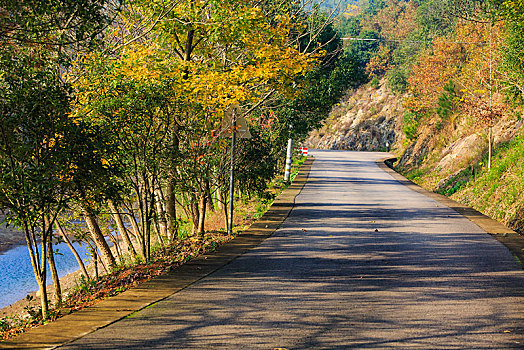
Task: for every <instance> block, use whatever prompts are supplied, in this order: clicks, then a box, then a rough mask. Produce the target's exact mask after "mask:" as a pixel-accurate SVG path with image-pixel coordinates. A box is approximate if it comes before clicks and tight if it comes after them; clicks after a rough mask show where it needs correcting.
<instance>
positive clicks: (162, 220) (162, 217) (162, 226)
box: [154, 189, 167, 237]
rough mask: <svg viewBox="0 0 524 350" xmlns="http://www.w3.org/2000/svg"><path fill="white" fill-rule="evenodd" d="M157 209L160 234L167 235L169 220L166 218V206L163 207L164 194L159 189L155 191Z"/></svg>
mask: <svg viewBox="0 0 524 350" xmlns="http://www.w3.org/2000/svg"><path fill="white" fill-rule="evenodd" d="M154 194H155V209H156V215H155V217H156V218H157V220H156V221H157V222H158V226H159V231H160V232H159V234H160V235H161V236H164V237H167V220H166V213H165V211H164V208H163V207H162V195H161V191H160V190H159V189H157V190H156V191H155V193H154Z"/></svg>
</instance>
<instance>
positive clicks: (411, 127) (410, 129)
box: [402, 112, 420, 140]
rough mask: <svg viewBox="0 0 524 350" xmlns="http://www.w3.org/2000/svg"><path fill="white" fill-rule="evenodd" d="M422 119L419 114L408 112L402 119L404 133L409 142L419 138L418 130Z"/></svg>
mask: <svg viewBox="0 0 524 350" xmlns="http://www.w3.org/2000/svg"><path fill="white" fill-rule="evenodd" d="M419 120H420V117H419V115H418V114H417V113H413V112H406V114H404V118H403V119H402V131H403V132H404V135H406V137H407V138H408V140H415V139H416V138H417V130H418V125H419Z"/></svg>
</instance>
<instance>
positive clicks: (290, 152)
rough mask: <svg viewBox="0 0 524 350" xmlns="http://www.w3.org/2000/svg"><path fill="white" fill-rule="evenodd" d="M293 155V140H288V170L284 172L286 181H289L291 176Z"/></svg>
mask: <svg viewBox="0 0 524 350" xmlns="http://www.w3.org/2000/svg"><path fill="white" fill-rule="evenodd" d="M292 157H293V140H292V139H289V140H288V141H287V155H286V171H285V173H284V181H289V177H290V176H291V159H292Z"/></svg>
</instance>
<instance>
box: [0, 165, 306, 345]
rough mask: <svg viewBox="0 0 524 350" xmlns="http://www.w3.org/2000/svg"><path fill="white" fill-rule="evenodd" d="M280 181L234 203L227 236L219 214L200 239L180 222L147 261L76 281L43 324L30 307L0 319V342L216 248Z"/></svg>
mask: <svg viewBox="0 0 524 350" xmlns="http://www.w3.org/2000/svg"><path fill="white" fill-rule="evenodd" d="M305 160H306V157H300V158H298V159H296V160H294V162H293V164H292V169H291V181H293V180H294V179H295V177H296V176H297V175H298V172H299V169H300V166H301V165H302V164H303V163H304V161H305ZM281 178H282V176H280V175H279V177H278V178H275V179H274V180H273V181H272V182H271V183H270V185H269V186H268V193H269V194H270V196H269V197H267V198H262V199H260V198H256V197H252V198H251V199H249V200H237V201H235V216H234V218H235V229H234V232H233V234H231V235H229V234H227V232H226V231H225V230H224V229H223V226H224V225H223V222H224V218H223V216H222V214H221V213H217V212H215V213H212V214H210V216H209V217H208V219H209V221H208V224H207V225H206V227H208V228H212V229H209V230H207V231H206V233H205V234H204V236H196V235H195V236H192V235H191V234H190V228H189V226H190V225H189V223H188V222H183V223H182V225H181V229H180V231H179V236H178V240H177V241H175V242H173V243H172V244H170V245H168V246H165V247H162V246H160V245H158V246H156V249H155V250H154V251H153V254H152V258H151V261H149V262H146V263H144V262H142V263H138V264H133V265H128V266H120V267H118V268H116V269H114V270H113V271H112V272H111V273H109V274H106V275H104V276H101V277H100V278H99V279H98V280H97V281H94V280H86V279H85V278H83V277H81V278H79V279H78V280H77V283H76V287H74V288H72V289H71V290H69V291H67V292H66V293H64V296H65V297H64V301H63V303H62V305H61V306H59V307H54V308H51V309H50V311H49V314H48V319H47V320H46V321H43V320H42V318H41V316H40V310H39V309H38V308H37V307H34V306H29V307H26V308H25V312H26V314H25V315H16V314H11V315H9V316H6V317H2V318H0V341H3V340H7V339H9V338H12V337H14V336H16V335H18V334H21V333H23V332H25V331H26V330H27V329H30V328H34V327H37V326H39V325H42V324H46V323H49V322H52V321H53V320H56V319H58V318H60V317H62V316H64V315H68V314H70V313H73V312H75V311H78V310H81V309H84V308H86V307H89V306H92V305H94V304H96V303H97V302H99V301H101V300H104V299H106V298H109V297H112V296H115V295H118V294H120V293H122V292H124V291H126V290H128V289H129V288H133V287H136V286H138V285H140V284H141V283H143V282H146V281H148V280H150V279H151V278H153V277H156V276H159V275H162V274H165V273H167V272H168V271H170V270H172V269H174V268H176V267H178V266H180V265H182V264H184V263H185V262H188V261H190V260H192V259H194V258H196V257H198V256H199V255H201V254H204V253H208V252H212V251H214V250H215V249H216V248H217V247H219V246H220V245H222V244H224V243H226V242H228V241H230V240H232V239H233V238H234V237H235V236H236V235H238V234H241V233H242V232H243V231H245V230H246V229H248V228H249V226H251V224H253V222H255V221H256V220H257V219H259V218H260V217H261V216H262V215H264V213H265V212H266V211H267V210H268V209H269V208H270V207H271V205H272V204H273V199H274V198H276V197H277V196H278V195H279V194H280V193H281V192H282V191H283V190H284V189H286V188H287V187H288V186H289V184H290V183H286V182H284V180H283V179H281ZM220 225H222V226H221V227H222V228H219V229H217V228H218V227H220ZM28 297H29V296H28Z"/></svg>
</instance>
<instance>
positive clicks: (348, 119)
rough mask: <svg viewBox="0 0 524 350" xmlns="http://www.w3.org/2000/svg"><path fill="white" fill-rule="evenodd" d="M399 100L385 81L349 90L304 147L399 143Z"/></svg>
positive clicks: (362, 147) (381, 146)
mask: <svg viewBox="0 0 524 350" xmlns="http://www.w3.org/2000/svg"><path fill="white" fill-rule="evenodd" d="M403 114H404V109H403V108H402V104H401V100H400V99H399V98H398V97H396V96H395V95H393V94H392V93H391V91H390V90H389V89H388V88H387V87H386V85H385V84H384V81H381V84H380V86H378V87H372V86H371V84H366V85H363V86H362V87H360V88H358V89H356V90H351V91H348V93H347V94H346V96H345V97H344V98H343V99H342V101H341V102H340V103H339V104H338V105H337V106H335V108H334V109H333V110H332V112H331V114H330V116H329V118H328V119H327V120H326V122H325V124H324V125H323V126H322V128H320V129H319V130H315V131H313V132H312V133H311V134H310V136H309V138H308V139H307V140H306V144H305V145H306V147H311V148H318V149H342V150H354V151H383V150H386V149H387V148H392V147H394V146H395V147H397V148H398V147H400V144H401V142H402V140H403V139H404V136H403V134H402V129H401V119H402V118H401V116H402V115H403Z"/></svg>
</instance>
